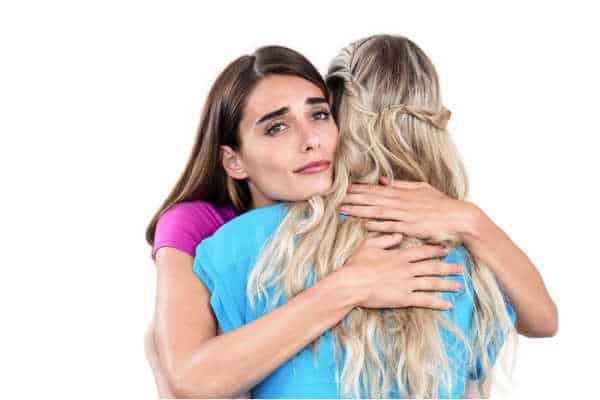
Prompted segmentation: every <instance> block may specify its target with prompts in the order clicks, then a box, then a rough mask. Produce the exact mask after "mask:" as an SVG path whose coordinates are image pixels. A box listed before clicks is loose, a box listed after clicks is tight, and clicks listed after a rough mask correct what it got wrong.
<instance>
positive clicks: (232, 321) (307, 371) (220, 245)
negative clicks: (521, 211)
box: [193, 203, 515, 398]
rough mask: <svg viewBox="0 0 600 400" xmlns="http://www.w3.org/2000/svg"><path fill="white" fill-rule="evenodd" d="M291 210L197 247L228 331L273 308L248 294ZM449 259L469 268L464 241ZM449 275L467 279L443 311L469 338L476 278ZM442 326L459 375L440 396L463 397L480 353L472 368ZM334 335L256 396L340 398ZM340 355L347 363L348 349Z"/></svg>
mask: <svg viewBox="0 0 600 400" xmlns="http://www.w3.org/2000/svg"><path fill="white" fill-rule="evenodd" d="M286 212H287V209H286V207H285V206H284V205H283V204H282V203H278V204H275V205H272V206H267V207H262V208H257V209H254V210H251V211H248V212H246V213H244V214H242V215H240V216H239V217H236V218H234V219H233V220H231V221H229V222H228V223H226V224H225V225H223V226H222V227H221V228H220V229H219V230H217V232H215V234H214V235H213V236H211V237H209V238H207V239H205V240H203V241H202V242H201V243H200V244H199V245H198V247H197V248H196V258H195V260H194V267H193V269H194V273H195V274H196V275H197V276H198V277H199V278H200V279H201V280H202V282H203V283H204V284H205V286H206V287H207V288H208V290H209V291H210V293H211V297H210V304H211V307H212V309H213V311H214V314H215V316H216V318H217V320H218V323H219V326H220V328H221V330H222V331H223V332H229V331H231V330H233V329H236V328H239V327H241V326H242V325H245V324H247V323H249V322H252V321H254V320H256V319H258V318H260V317H261V316H263V315H265V314H266V313H267V312H268V310H266V308H265V304H264V301H255V305H256V310H252V309H251V308H250V304H248V303H247V299H246V283H247V277H248V274H249V272H250V270H251V268H252V267H253V266H254V265H255V263H256V261H257V258H258V256H259V255H260V249H262V247H263V245H264V244H265V243H266V241H267V240H268V239H269V238H270V236H271V235H272V234H273V232H274V231H275V229H276V228H277V227H278V225H279V223H280V222H281V220H282V219H283V217H284V216H285V214H286ZM444 261H446V262H449V263H461V264H463V265H464V266H465V268H467V269H469V264H468V261H467V258H466V254H465V249H464V248H463V247H462V246H459V247H454V248H452V249H451V251H450V252H449V254H448V255H447V256H446V258H445V259H444ZM444 278H445V279H452V280H456V281H458V282H461V283H462V284H463V288H462V289H461V290H460V291H458V292H441V296H442V297H443V298H444V299H446V300H448V301H451V302H452V303H454V307H453V309H451V310H446V311H440V312H442V313H444V314H446V315H445V316H446V317H447V318H448V319H450V320H451V321H454V323H456V324H457V326H458V327H459V329H461V330H462V332H463V333H464V334H465V336H466V337H467V338H469V336H470V335H469V333H470V329H471V320H472V316H473V309H474V305H473V300H472V299H473V288H472V284H471V280H470V279H467V280H465V279H464V277H463V276H462V275H448V276H445V277H444ZM268 292H269V295H270V296H273V293H274V288H268ZM505 301H506V308H507V311H508V313H509V316H510V318H511V321H512V322H513V324H514V322H515V313H514V310H513V308H512V306H511V305H510V303H508V301H507V299H505ZM285 302H286V296H285V293H282V294H281V296H280V298H279V301H278V302H277V306H280V305H282V304H284V303H285ZM440 332H441V336H442V340H443V342H444V345H445V347H446V350H447V354H448V360H449V362H450V363H452V365H453V366H454V375H453V380H452V382H453V385H452V393H451V394H450V395H449V394H448V393H446V391H445V390H444V389H443V388H442V387H440V389H439V392H438V397H452V398H460V397H461V396H462V394H463V391H464V385H465V382H466V379H471V380H477V379H479V376H480V372H481V371H480V362H479V356H477V367H476V368H475V370H470V371H467V361H466V349H465V348H464V345H463V344H462V343H461V342H460V341H459V340H457V339H456V338H455V337H454V335H453V334H451V333H450V332H448V331H447V330H445V329H444V328H440ZM333 339H334V338H333V330H331V329H329V330H327V331H326V332H325V333H324V334H323V336H322V338H321V344H320V345H319V348H318V352H317V357H318V363H317V365H315V363H314V361H313V355H312V351H311V347H310V346H306V347H305V348H304V349H302V350H301V351H300V352H298V353H297V354H296V355H294V356H293V357H291V358H290V359H289V360H288V361H286V362H285V363H283V364H282V365H281V366H280V367H279V368H277V369H276V370H274V371H273V372H272V373H271V374H270V375H268V376H267V377H266V378H265V379H263V381H261V382H260V383H259V384H258V385H256V386H255V387H254V388H253V389H252V397H253V398H318V397H327V398H340V397H341V395H340V394H339V392H338V389H337V386H336V383H335V365H334V358H333V346H332V345H333ZM488 355H489V356H490V362H491V363H493V362H494V361H495V358H496V357H495V354H494V351H493V350H492V349H490V350H489V351H488ZM339 356H340V360H341V362H342V363H341V366H343V359H344V358H343V357H344V351H343V349H342V351H341V352H340V355H339ZM393 386H395V385H393ZM386 397H389V398H399V394H398V393H397V392H395V391H392V392H390V394H389V395H387V396H386Z"/></svg>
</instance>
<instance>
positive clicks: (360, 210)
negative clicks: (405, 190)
mask: <svg viewBox="0 0 600 400" xmlns="http://www.w3.org/2000/svg"><path fill="white" fill-rule="evenodd" d="M340 211H341V212H342V213H344V214H346V215H351V216H353V217H359V218H372V219H387V220H395V221H402V220H404V218H405V216H406V213H405V212H404V211H401V210H398V209H397V208H390V207H386V206H355V205H345V206H342V207H340Z"/></svg>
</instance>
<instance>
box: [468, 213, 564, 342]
mask: <svg viewBox="0 0 600 400" xmlns="http://www.w3.org/2000/svg"><path fill="white" fill-rule="evenodd" d="M467 207H469V208H470V211H468V212H469V214H468V215H470V217H468V218H465V219H464V221H469V222H470V223H469V224H467V225H466V226H465V228H464V230H463V232H462V237H463V240H464V242H465V245H466V246H467V247H468V248H469V250H470V251H471V253H472V254H473V255H474V256H475V257H477V258H479V259H480V260H482V261H483V262H484V263H485V264H486V265H488V266H489V267H490V268H491V269H492V271H494V273H495V274H496V277H497V278H498V281H499V282H500V283H501V284H502V286H503V288H504V290H505V292H506V295H507V296H508V298H509V300H510V302H511V304H512V306H513V308H514V310H515V312H516V314H517V321H516V328H517V332H519V333H520V334H522V335H525V336H529V337H547V336H554V335H555V334H556V332H557V330H558V311H557V308H556V305H555V304H554V302H553V301H552V298H551V297H550V294H549V293H548V290H547V289H546V286H545V285H544V281H543V280H542V276H541V275H540V273H539V271H538V270H537V268H536V267H535V265H534V264H533V263H532V262H531V260H530V259H529V257H527V255H526V254H525V253H524V252H523V251H522V250H521V249H520V248H519V247H518V246H517V245H516V244H515V243H513V241H512V240H511V239H510V237H508V235H507V234H506V233H504V231H503V230H502V229H500V228H499V227H498V226H496V224H495V223H494V222H493V221H492V220H491V219H490V218H488V217H487V215H485V213H483V211H481V210H480V209H479V208H478V207H476V206H475V205H472V204H471V205H470V206H467Z"/></svg>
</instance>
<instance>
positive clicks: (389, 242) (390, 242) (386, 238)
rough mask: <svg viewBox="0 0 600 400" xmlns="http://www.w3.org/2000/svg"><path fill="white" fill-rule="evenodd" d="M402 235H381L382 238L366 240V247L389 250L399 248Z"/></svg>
mask: <svg viewBox="0 0 600 400" xmlns="http://www.w3.org/2000/svg"><path fill="white" fill-rule="evenodd" d="M402 238H403V236H402V234H399V233H392V234H386V235H381V236H377V237H372V238H369V239H366V240H365V242H366V245H367V246H368V247H376V248H379V249H389V248H391V247H394V246H397V245H399V244H400V242H402Z"/></svg>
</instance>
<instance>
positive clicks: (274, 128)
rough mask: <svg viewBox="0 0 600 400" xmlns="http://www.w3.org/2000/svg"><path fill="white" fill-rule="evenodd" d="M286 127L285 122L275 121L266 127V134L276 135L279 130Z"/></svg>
mask: <svg viewBox="0 0 600 400" xmlns="http://www.w3.org/2000/svg"><path fill="white" fill-rule="evenodd" d="M285 128H286V126H285V124H284V123H283V122H275V123H273V124H272V125H269V126H268V127H267V129H266V134H267V135H268V136H274V135H276V134H278V133H279V132H282V131H284V130H285Z"/></svg>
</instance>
